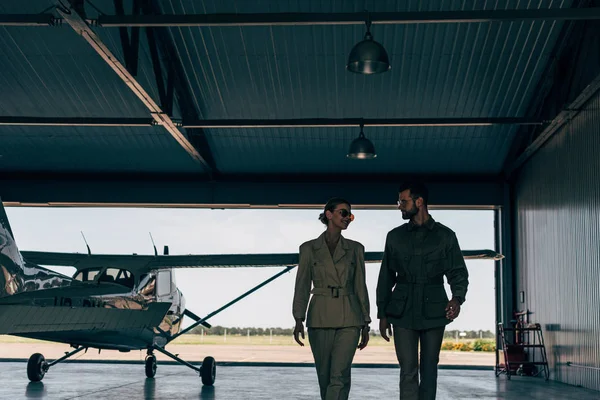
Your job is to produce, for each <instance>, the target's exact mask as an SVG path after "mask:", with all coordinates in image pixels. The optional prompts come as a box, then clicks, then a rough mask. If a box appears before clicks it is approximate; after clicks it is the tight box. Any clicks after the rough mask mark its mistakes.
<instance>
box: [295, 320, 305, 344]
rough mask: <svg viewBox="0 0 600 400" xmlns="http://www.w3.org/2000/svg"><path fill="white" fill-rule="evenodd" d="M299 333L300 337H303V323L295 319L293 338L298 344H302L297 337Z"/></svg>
mask: <svg viewBox="0 0 600 400" xmlns="http://www.w3.org/2000/svg"><path fill="white" fill-rule="evenodd" d="M299 335H302V339H304V324H303V323H302V321H300V320H297V321H296V326H295V327H294V340H295V341H296V343H298V344H299V345H300V346H304V343H302V342H301V341H300V338H299V337H298V336H299Z"/></svg>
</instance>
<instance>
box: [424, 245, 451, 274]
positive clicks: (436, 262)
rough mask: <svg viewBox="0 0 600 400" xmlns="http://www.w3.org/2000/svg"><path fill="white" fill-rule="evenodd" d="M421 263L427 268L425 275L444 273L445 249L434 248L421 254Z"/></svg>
mask: <svg viewBox="0 0 600 400" xmlns="http://www.w3.org/2000/svg"><path fill="white" fill-rule="evenodd" d="M423 263H424V264H425V268H426V270H427V276H429V277H430V278H431V277H434V276H439V275H442V274H443V273H444V270H445V265H446V250H445V249H439V250H434V251H432V252H430V253H428V254H425V255H424V256H423Z"/></svg>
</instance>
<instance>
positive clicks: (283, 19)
mask: <svg viewBox="0 0 600 400" xmlns="http://www.w3.org/2000/svg"><path fill="white" fill-rule="evenodd" d="M369 16H370V19H371V22H372V23H373V24H376V25H379V24H381V25H400V24H404V25H406V24H449V23H480V22H503V21H507V22H515V21H567V20H571V21H584V20H598V19H600V7H587V8H552V9H531V10H469V11H407V12H372V13H369ZM365 20H366V13H365V12H356V13H252V14H250V13H246V14H181V15H175V14H171V15H164V14H163V15H101V16H99V17H98V18H97V19H86V20H85V21H86V22H87V23H88V24H89V25H92V26H102V27H106V28H117V27H120V28H122V27H170V26H173V27H175V26H180V27H181V26H285V25H363V24H365ZM61 22H62V20H61V18H55V17H54V16H53V15H52V14H48V13H40V14H31V15H23V14H3V15H0V25H8V26H45V25H59V24H60V23H61Z"/></svg>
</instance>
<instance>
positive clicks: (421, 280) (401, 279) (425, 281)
mask: <svg viewBox="0 0 600 400" xmlns="http://www.w3.org/2000/svg"><path fill="white" fill-rule="evenodd" d="M396 283H400V284H406V283H414V284H417V285H443V284H444V278H443V277H442V276H436V277H435V278H428V277H416V278H415V277H413V276H406V275H403V276H398V277H396Z"/></svg>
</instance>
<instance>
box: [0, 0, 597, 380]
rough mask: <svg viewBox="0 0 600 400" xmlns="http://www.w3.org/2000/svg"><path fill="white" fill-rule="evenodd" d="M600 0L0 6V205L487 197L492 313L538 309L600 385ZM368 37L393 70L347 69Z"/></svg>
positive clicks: (41, 1)
mask: <svg viewBox="0 0 600 400" xmlns="http://www.w3.org/2000/svg"><path fill="white" fill-rule="evenodd" d="M597 3H598V2H597V1H592V0H573V1H567V0H565V1H549V0H548V1H545V0H541V1H534V2H523V1H505V2H473V3H469V2H461V3H459V2H444V1H434V0H431V1H417V0H411V1H392V0H387V1H363V0H360V1H359V0H354V1H344V2H341V1H293V0H262V1H256V2H249V1H248V2H246V1H241V0H240V1H235V0H222V1H216V0H215V1H202V2H195V1H190V0H178V1H175V0H173V1H156V0H147V1H143V0H139V1H138V0H131V1H127V0H88V1H84V0H56V1H51V0H31V1H27V2H24V1H6V2H2V4H0V25H1V28H0V78H1V82H2V83H1V88H2V89H1V90H2V91H1V93H2V95H1V96H0V171H1V175H0V196H1V197H2V200H3V201H4V202H5V204H6V205H40V206H42V205H43V206H48V205H49V206H81V205H83V206H86V205H96V206H97V205H100V206H107V207H110V206H123V205H125V206H156V207H162V206H167V207H178V206H185V207H210V208H234V207H235V208H240V207H241V208H250V207H272V208H277V207H279V208H283V207H320V206H321V205H322V203H323V201H324V200H323V199H325V198H327V197H330V196H331V195H334V194H335V195H341V196H347V197H349V198H352V199H353V202H354V203H355V204H356V205H357V206H359V207H364V208H385V207H393V205H394V203H395V200H396V197H395V196H396V187H397V184H398V182H400V181H402V180H404V179H406V178H407V177H412V178H415V177H417V178H420V179H423V180H425V181H426V182H428V183H429V185H430V188H431V197H432V198H433V199H435V201H434V203H435V206H436V207H439V208H465V209H469V208H487V209H494V210H495V212H496V236H497V241H496V242H497V250H498V251H500V252H501V253H502V254H504V256H505V258H504V259H503V260H502V261H498V262H497V282H498V284H499V287H500V288H501V290H500V291H499V296H498V313H497V315H498V321H500V322H507V321H510V320H511V319H512V318H514V316H513V311H515V310H524V309H527V310H530V311H531V312H533V313H535V320H536V321H537V322H539V323H540V324H541V326H542V329H543V331H544V335H545V337H546V338H547V339H546V342H547V348H548V359H549V363H550V377H551V379H552V380H555V381H558V382H564V383H568V384H571V385H578V386H583V387H586V388H589V389H593V390H600V339H598V338H599V337H600V335H599V333H600V332H599V331H600V320H599V319H598V312H597V310H596V304H597V299H598V293H599V290H600V272H599V271H600V267H599V265H600V260H599V258H600V254H599V253H598V246H597V243H596V240H597V237H598V232H599V231H598V229H599V228H598V218H599V216H598V215H599V208H600V201H599V200H600V190H599V184H598V181H597V174H598V173H599V168H600V164H599V161H598V157H597V153H598V150H600V139H599V137H600V135H599V132H598V123H597V121H598V112H599V111H598V105H599V104H600V94H599V93H598V89H599V88H600V53H599V52H598V44H599V43H600V30H599V29H598V19H600V4H597ZM367 10H368V11H367ZM367 28H368V29H369V31H370V33H371V34H372V37H373V40H375V41H377V42H379V43H380V44H381V45H382V46H383V47H384V48H385V50H386V52H387V54H388V56H389V63H390V64H391V69H389V70H387V71H385V72H381V73H374V74H367V73H352V72H350V71H349V70H348V69H347V64H348V63H349V53H350V50H351V49H352V48H353V47H354V46H355V45H356V44H357V43H358V42H360V41H361V40H363V38H364V37H365V32H366V30H367ZM361 133H363V134H364V137H365V138H366V139H368V140H369V141H370V143H372V145H373V146H374V151H375V152H376V155H377V157H376V158H372V159H353V158H352V157H348V155H349V154H348V153H349V148H350V145H351V143H352V142H353V141H354V140H355V139H357V138H358V137H359V135H360V134H361Z"/></svg>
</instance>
